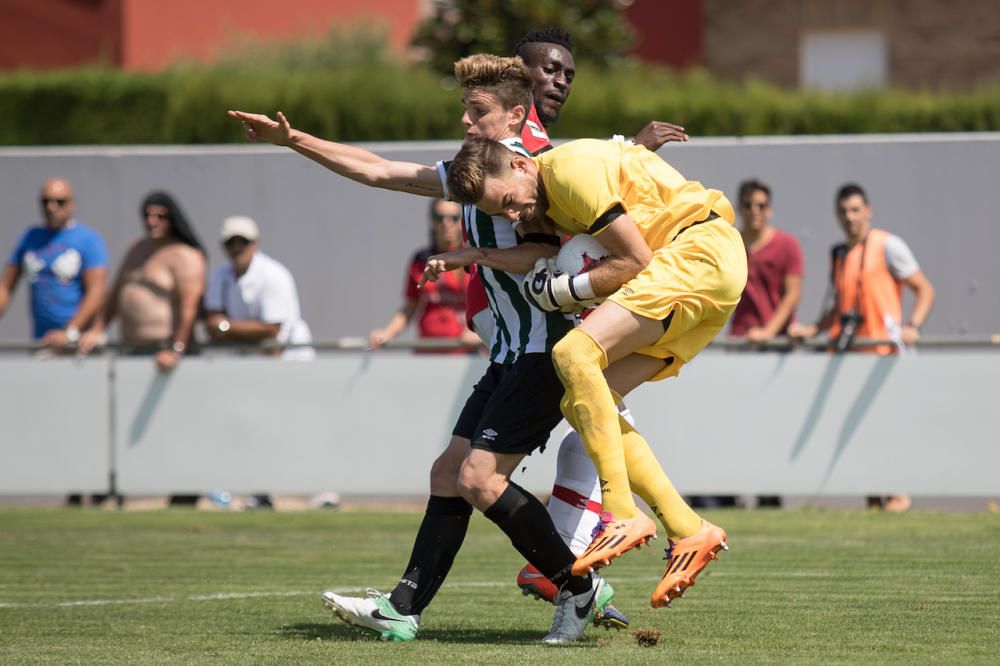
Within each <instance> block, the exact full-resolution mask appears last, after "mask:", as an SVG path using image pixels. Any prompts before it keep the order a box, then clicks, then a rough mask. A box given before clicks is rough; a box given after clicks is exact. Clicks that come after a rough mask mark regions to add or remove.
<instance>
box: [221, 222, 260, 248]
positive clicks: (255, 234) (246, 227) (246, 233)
mask: <svg viewBox="0 0 1000 666" xmlns="http://www.w3.org/2000/svg"><path fill="white" fill-rule="evenodd" d="M220 236H221V237H222V242H223V243H225V242H226V241H227V240H229V239H230V238H234V237H235V236H240V237H241V238H246V239H247V240H248V241H255V240H257V239H258V238H260V229H258V228H257V223H256V222H254V221H253V220H251V219H250V218H249V217H246V216H245V215H234V216H232V217H227V218H226V219H225V220H224V221H223V223H222V233H221V234H220Z"/></svg>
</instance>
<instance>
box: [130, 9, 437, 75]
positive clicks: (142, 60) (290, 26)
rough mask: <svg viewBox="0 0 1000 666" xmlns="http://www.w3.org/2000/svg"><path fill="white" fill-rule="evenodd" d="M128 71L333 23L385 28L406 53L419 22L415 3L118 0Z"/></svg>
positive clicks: (206, 56) (319, 31)
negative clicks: (247, 39)
mask: <svg viewBox="0 0 1000 666" xmlns="http://www.w3.org/2000/svg"><path fill="white" fill-rule="evenodd" d="M120 2H121V3H122V26H123V35H124V38H123V44H122V60H121V64H122V66H123V67H124V68H126V69H142V70H155V69H161V68H163V67H165V66H166V65H168V64H169V63H170V62H171V60H173V59H175V58H176V57H178V56H185V57H192V58H195V59H197V60H211V59H212V58H213V57H214V56H216V55H217V54H218V53H219V50H220V49H223V48H225V46H226V45H227V44H231V43H232V42H233V40H234V39H235V40H236V41H238V40H239V37H241V36H248V35H252V36H255V37H272V38H278V39H282V38H285V39H287V38H291V37H295V36H300V35H312V36H322V35H324V34H326V33H327V32H328V31H329V29H330V27H331V25H332V24H333V22H334V21H336V22H337V23H338V24H340V25H350V24H352V23H355V22H359V21H366V22H369V23H382V24H384V25H385V26H387V27H388V30H389V40H390V43H391V44H392V45H393V46H395V47H397V48H399V49H401V50H402V49H403V48H405V46H406V44H407V43H408V42H409V39H410V35H411V34H412V33H413V31H414V29H415V25H416V23H417V21H418V19H419V15H418V10H419V4H420V2H419V0H365V1H364V2H358V0H284V1H282V0H170V1H169V2H150V0H120Z"/></svg>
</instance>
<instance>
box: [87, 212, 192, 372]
mask: <svg viewBox="0 0 1000 666" xmlns="http://www.w3.org/2000/svg"><path fill="white" fill-rule="evenodd" d="M139 213H140V215H141V216H142V219H143V221H144V224H145V227H146V236H145V237H143V238H140V239H138V240H136V241H135V242H134V243H132V246H131V247H130V248H129V249H128V251H127V252H126V253H125V259H124V260H123V261H122V265H121V267H120V268H119V269H118V275H117V276H116V278H115V282H114V285H113V286H112V288H111V294H110V296H109V298H108V301H107V305H106V306H105V308H104V311H103V312H102V313H101V315H100V316H99V317H97V318H96V321H95V322H94V324H93V326H91V327H90V328H89V329H88V330H87V331H86V332H85V333H84V334H83V335H82V336H81V337H80V351H81V352H83V353H85V354H86V353H89V352H90V351H91V350H92V349H93V348H94V347H96V346H99V345H101V344H103V343H104V341H105V340H106V339H107V335H106V329H107V327H108V324H110V323H111V322H112V321H113V320H114V318H115V317H116V316H119V317H120V318H121V337H122V342H124V343H125V344H126V345H128V346H130V347H135V348H145V349H155V352H154V354H153V360H154V361H155V363H156V367H157V368H158V369H159V370H161V371H163V372H168V371H170V370H172V369H173V368H174V366H175V365H177V362H178V361H179V360H180V358H181V356H183V355H184V351H185V350H186V349H187V345H188V344H189V342H190V340H191V329H192V327H193V326H194V322H195V319H196V318H197V315H198V306H199V303H200V302H201V295H202V293H203V292H204V290H205V251H204V250H203V249H202V246H201V243H199V242H198V239H197V237H195V235H194V231H193V230H192V229H191V227H190V225H189V224H188V221H187V218H185V216H184V213H183V211H182V210H181V208H180V206H178V205H177V203H176V202H175V201H174V199H173V197H171V196H170V195H169V194H167V193H165V192H153V193H151V194H149V195H148V196H147V197H146V198H145V200H144V201H143V203H142V206H141V208H140V209H139Z"/></svg>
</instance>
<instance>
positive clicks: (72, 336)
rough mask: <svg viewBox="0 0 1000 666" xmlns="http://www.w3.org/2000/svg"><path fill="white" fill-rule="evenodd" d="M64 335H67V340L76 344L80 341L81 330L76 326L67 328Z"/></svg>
mask: <svg viewBox="0 0 1000 666" xmlns="http://www.w3.org/2000/svg"><path fill="white" fill-rule="evenodd" d="M63 333H65V334H66V339H67V340H68V341H70V342H72V343H74V344H75V343H77V342H79V341H80V329H78V328H77V327H76V326H67V327H66V330H64V331H63Z"/></svg>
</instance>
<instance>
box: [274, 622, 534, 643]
mask: <svg viewBox="0 0 1000 666" xmlns="http://www.w3.org/2000/svg"><path fill="white" fill-rule="evenodd" d="M278 631H279V633H280V635H281V636H282V638H287V639H292V640H308V641H314V640H316V639H317V638H319V639H321V640H324V641H341V642H350V641H359V640H378V636H376V635H375V633H374V632H370V631H365V630H363V629H358V628H355V627H349V626H347V625H345V624H338V623H330V622H326V623H318V622H308V623H301V624H288V625H283V626H282V627H280V628H279V630H278ZM543 635H545V632H544V631H538V630H528V629H511V630H510V631H504V632H497V631H493V630H476V629H425V630H422V631H421V632H420V634H419V635H418V638H417V640H419V641H440V642H442V643H489V644H491V645H496V644H500V645H535V644H537V643H538V641H539V640H540V639H541V638H542V636H543Z"/></svg>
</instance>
